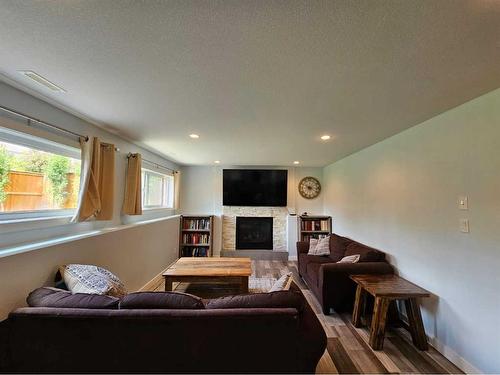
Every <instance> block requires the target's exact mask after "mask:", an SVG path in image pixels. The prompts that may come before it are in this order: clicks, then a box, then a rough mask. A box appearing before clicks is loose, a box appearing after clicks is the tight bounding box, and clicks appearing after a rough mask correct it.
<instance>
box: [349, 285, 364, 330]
mask: <svg viewBox="0 0 500 375" xmlns="http://www.w3.org/2000/svg"><path fill="white" fill-rule="evenodd" d="M364 294H365V293H364V289H363V288H362V287H361V285H358V287H357V288H356V297H355V299H354V310H353V311H352V325H353V326H354V327H360V326H361V314H362V312H363V305H364V298H365V296H364Z"/></svg>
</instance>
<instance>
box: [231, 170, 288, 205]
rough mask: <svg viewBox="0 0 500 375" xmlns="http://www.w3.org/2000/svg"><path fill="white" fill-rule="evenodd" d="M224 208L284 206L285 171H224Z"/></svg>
mask: <svg viewBox="0 0 500 375" xmlns="http://www.w3.org/2000/svg"><path fill="white" fill-rule="evenodd" d="M222 175H223V178H222V180H223V181H222V190H223V197H222V202H223V205H224V206H286V203H287V202H286V201H287V175H288V171H287V170H282V169H224V170H223V173H222Z"/></svg>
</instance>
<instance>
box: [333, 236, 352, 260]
mask: <svg viewBox="0 0 500 375" xmlns="http://www.w3.org/2000/svg"><path fill="white" fill-rule="evenodd" d="M349 242H350V240H349V239H348V238H345V237H342V236H338V235H336V234H335V233H332V234H331V235H330V258H332V260H333V261H334V262H338V261H339V260H340V259H342V258H343V257H344V255H345V252H346V247H347V244H348V243H349Z"/></svg>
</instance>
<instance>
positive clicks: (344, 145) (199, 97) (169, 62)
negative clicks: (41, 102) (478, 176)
mask: <svg viewBox="0 0 500 375" xmlns="http://www.w3.org/2000/svg"><path fill="white" fill-rule="evenodd" d="M0 56H1V58H0V73H1V74H3V75H4V76H5V77H8V79H12V80H15V81H17V82H18V83H21V84H23V85H26V86H27V87H31V88H34V89H35V90H37V91H38V92H39V93H41V94H43V95H45V96H46V97H47V98H49V99H50V100H52V101H55V102H57V103H59V104H60V105H63V106H65V107H67V108H69V109H72V110H74V111H77V112H79V113H81V114H83V115H84V116H87V117H89V118H91V119H93V120H95V121H96V122H98V123H100V124H102V126H103V127H108V128H110V129H115V130H117V131H118V132H119V133H121V134H122V135H124V136H126V137H128V138H131V139H134V140H136V141H138V142H141V143H143V144H145V145H147V146H149V147H150V148H153V149H155V150H157V151H158V152H159V153H162V154H164V155H166V156H168V157H170V158H171V159H173V160H175V161H178V162H181V163H183V164H211V163H212V162H213V161H214V160H216V159H217V160H221V162H222V164H234V165H238V164H240V165H291V163H292V162H293V161H294V160H300V161H301V165H306V166H323V165H326V164H329V163H331V162H333V161H335V160H338V159H340V158H342V157H344V156H346V155H348V154H351V153H353V152H355V151H357V150H360V149H362V148H364V147H366V146H368V145H371V144H373V143H376V142H378V141H380V140H382V139H384V138H387V137H389V136H391V135H393V134H396V133H398V132H400V131H402V130H404V129H406V128H408V127H410V126H413V125H416V124H418V123H420V122H422V121H424V120H426V119H428V118H430V117H432V116H434V115H436V114H438V113H441V112H443V111H445V110H447V109H449V108H452V107H454V106H457V105H459V104H461V103H463V102H465V101H467V100H469V99H472V98H474V97H477V96H479V95H481V94H483V93H486V92H488V91H491V90H493V89H496V88H498V87H500V1H496V0H484V1H480V0H478V1H460V0H434V1H431V0H427V1H420V0H419V1H416V0H415V1H410V0H407V1H403V0H398V1H385V0H379V1H375V0H366V1H355V0H352V1H351V0H348V1H270V0H263V1H260V0H252V1H243V0H240V1H232V0H227V1H209V0H206V1H190V0H179V1H153V0H150V1H124V0H107V1H102V0H73V1H62V0H60V1H48V0H42V1H22V0H12V1H7V0H0ZM23 69H24V70H34V71H36V72H38V73H39V74H41V75H43V76H44V77H46V78H48V79H49V80H51V81H53V82H54V83H56V84H58V85H60V86H62V87H64V88H65V89H66V90H67V93H66V94H54V93H51V92H49V91H48V90H45V89H44V88H37V87H36V85H34V84H32V83H30V82H28V81H27V80H26V78H24V77H22V76H21V75H20V74H19V73H18V72H17V70H23ZM0 104H1V103H0ZM471 126H473V124H471ZM190 133H197V134H199V135H200V139H198V140H193V139H190V138H189V137H188V135H189V134H190ZM322 134H331V135H332V136H333V139H332V140H330V141H328V142H322V141H320V140H319V137H320V136H321V135H322Z"/></svg>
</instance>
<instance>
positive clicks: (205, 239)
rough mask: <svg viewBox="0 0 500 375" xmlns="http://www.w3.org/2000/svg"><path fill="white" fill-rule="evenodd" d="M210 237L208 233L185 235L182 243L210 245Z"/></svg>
mask: <svg viewBox="0 0 500 375" xmlns="http://www.w3.org/2000/svg"><path fill="white" fill-rule="evenodd" d="M209 239H210V235H209V234H208V233H184V234H183V235H182V243H184V244H193V245H196V244H208V243H209Z"/></svg>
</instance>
